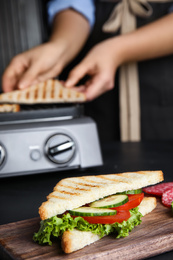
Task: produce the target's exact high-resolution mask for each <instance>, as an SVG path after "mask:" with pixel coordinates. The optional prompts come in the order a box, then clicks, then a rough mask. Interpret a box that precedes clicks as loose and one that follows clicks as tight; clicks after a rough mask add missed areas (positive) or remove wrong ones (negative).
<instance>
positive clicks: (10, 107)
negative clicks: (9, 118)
mask: <svg viewBox="0 0 173 260" xmlns="http://www.w3.org/2000/svg"><path fill="white" fill-rule="evenodd" d="M19 111H20V105H18V104H1V105H0V113H10V112H12V113H15V112H19Z"/></svg>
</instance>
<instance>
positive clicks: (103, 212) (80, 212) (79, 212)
mask: <svg viewBox="0 0 173 260" xmlns="http://www.w3.org/2000/svg"><path fill="white" fill-rule="evenodd" d="M69 213H70V214H71V215H72V216H90V217H91V216H111V215H116V213H117V211H116V210H112V209H95V208H90V207H80V208H76V209H73V210H69Z"/></svg>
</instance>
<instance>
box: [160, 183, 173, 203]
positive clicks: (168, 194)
mask: <svg viewBox="0 0 173 260" xmlns="http://www.w3.org/2000/svg"><path fill="white" fill-rule="evenodd" d="M172 201H173V188H172V189H170V190H167V191H165V192H164V193H163V194H162V203H163V205H165V206H166V207H169V208H171V203H172Z"/></svg>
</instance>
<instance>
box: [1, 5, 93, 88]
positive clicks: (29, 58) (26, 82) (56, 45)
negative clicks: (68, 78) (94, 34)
mask: <svg viewBox="0 0 173 260" xmlns="http://www.w3.org/2000/svg"><path fill="white" fill-rule="evenodd" d="M89 32H90V26H89V22H88V21H87V20H86V19H85V17H83V16H82V15H81V14H79V13H78V12H76V11H74V10H73V9H66V10H64V11H61V12H60V13H58V14H57V15H56V16H55V18H54V24H53V32H52V35H51V37H50V41H49V42H48V43H45V44H42V45H40V46H37V47H35V48H32V49H30V50H28V51H26V52H24V53H21V54H19V55H17V56H16V57H14V58H13V59H12V61H11V63H10V64H9V65H8V67H7V68H6V70H5V72H4V74H3V77H2V88H3V91H4V92H9V91H12V90H13V89H17V88H20V89H22V88H26V87H29V86H30V85H32V84H36V83H37V82H40V81H45V80H47V79H49V78H53V77H56V76H58V75H59V74H60V73H61V71H62V70H63V69H64V67H65V66H66V65H67V64H68V63H69V62H70V61H71V60H72V59H73V58H74V57H75V56H76V55H77V54H78V53H79V51H80V50H81V48H82V47H83V45H84V43H85V42H86V40H87V38H88V35H89Z"/></svg>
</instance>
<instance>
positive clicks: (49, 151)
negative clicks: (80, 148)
mask: <svg viewBox="0 0 173 260" xmlns="http://www.w3.org/2000/svg"><path fill="white" fill-rule="evenodd" d="M46 155H47V156H48V158H49V159H50V160H51V161H53V162H54V163H57V164H66V163H68V162H70V161H71V160H72V158H73V157H74V155H75V142H74V141H73V139H72V138H71V137H69V136H68V135H66V134H56V135H53V136H51V137H50V138H49V139H48V141H47V143H46Z"/></svg>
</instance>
